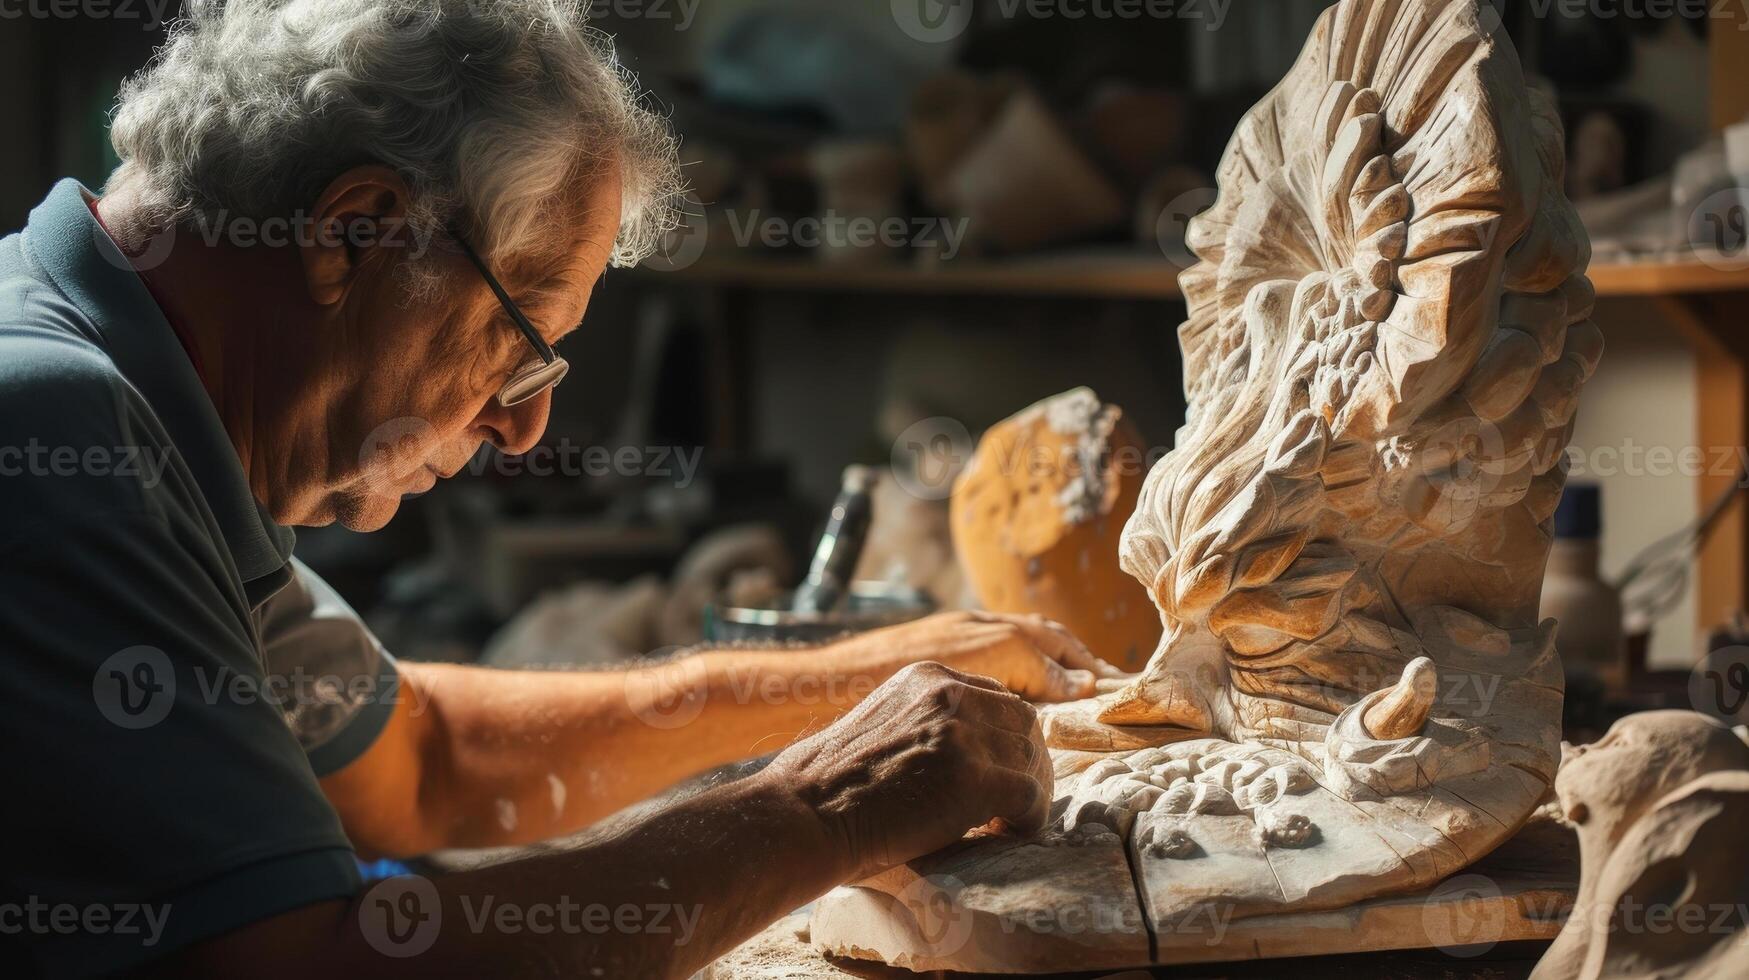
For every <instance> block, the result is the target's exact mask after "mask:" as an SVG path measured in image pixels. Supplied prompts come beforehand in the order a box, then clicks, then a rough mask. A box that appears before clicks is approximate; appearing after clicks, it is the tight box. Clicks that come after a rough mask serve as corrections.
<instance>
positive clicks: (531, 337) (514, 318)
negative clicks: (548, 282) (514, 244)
mask: <svg viewBox="0 0 1749 980" xmlns="http://www.w3.org/2000/svg"><path fill="white" fill-rule="evenodd" d="M454 237H455V241H456V244H457V245H460V246H461V247H462V253H463V254H464V255H466V256H467V257H468V261H470V262H472V263H473V264H474V268H476V269H478V270H480V276H481V278H483V279H485V280H486V285H488V286H490V287H492V293H493V295H495V296H497V297H498V302H499V303H501V304H503V306H504V312H505V313H508V314H510V320H511V322H512V323H515V324H516V329H518V330H520V331H522V335H523V336H524V337H526V338H528V342H529V344H531V345H532V346H533V347H534V349H535V353H537V354H539V355H540V359H541V360H542V361H544V362H546V363H547V364H551V363H553V360H554V358H556V357H557V356H558V355H556V354H554V353H553V348H552V345H550V344H548V343H547V342H546V340H544V339H543V338H542V337H541V335H540V332H539V331H537V330H535V328H534V324H532V323H529V322H528V317H525V316H523V315H522V311H521V310H519V309H517V308H516V304H515V303H514V302H512V301H511V299H510V294H509V293H507V292H505V291H504V287H503V286H502V285H500V284H499V282H498V277H497V276H494V275H492V270H491V269H488V268H486V263H485V262H483V261H481V259H480V256H479V255H478V254H477V253H476V252H475V251H474V248H473V246H472V245H469V244H468V240H467V239H465V238H463V237H462V236H460V235H455V236H454Z"/></svg>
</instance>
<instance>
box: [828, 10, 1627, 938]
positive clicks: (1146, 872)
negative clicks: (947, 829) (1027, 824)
mask: <svg viewBox="0 0 1749 980" xmlns="http://www.w3.org/2000/svg"><path fill="white" fill-rule="evenodd" d="M1217 182H1218V184H1219V196H1218V199H1217V200H1216V202H1215V203H1214V205H1213V206H1212V207H1211V208H1210V209H1209V210H1208V211H1206V212H1204V213H1203V214H1202V215H1200V216H1199V217H1198V218H1196V219H1195V221H1194V222H1193V223H1192V225H1191V228H1190V237H1189V240H1190V245H1191V247H1192V248H1193V249H1194V250H1195V251H1196V254H1197V255H1198V257H1199V259H1200V261H1199V262H1198V263H1197V264H1196V265H1195V266H1194V267H1193V268H1191V269H1189V270H1187V271H1186V272H1184V273H1183V275H1182V276H1180V279H1179V281H1180V284H1181V285H1182V287H1183V290H1184V294H1185V298H1186V303H1187V306H1188V311H1189V317H1188V319H1187V320H1186V321H1185V322H1184V324H1183V325H1182V326H1181V327H1180V328H1179V339H1180V343H1181V345H1182V347H1183V351H1184V364H1185V370H1184V387H1185V391H1186V394H1187V397H1188V402H1189V412H1188V418H1187V421H1186V423H1185V425H1184V427H1183V428H1182V429H1181V430H1180V431H1179V433H1178V435H1177V440H1176V447H1175V448H1174V450H1173V451H1172V452H1171V453H1169V454H1168V455H1167V456H1166V457H1165V458H1164V459H1162V460H1161V461H1160V462H1159V464H1158V465H1156V466H1155V467H1154V469H1153V470H1152V471H1151V472H1150V473H1149V474H1148V477H1147V479H1146V481H1145V484H1144V486H1143V488H1142V491H1141V497H1140V500H1139V502H1138V505H1137V508H1136V510H1135V512H1134V514H1133V515H1132V516H1131V518H1130V520H1129V523H1128V525H1127V527H1126V528H1125V530H1124V533H1123V536H1122V541H1121V544H1120V558H1121V561H1122V563H1123V567H1124V568H1125V569H1126V570H1127V571H1128V572H1129V573H1130V574H1131V575H1132V576H1134V577H1135V578H1136V579H1137V580H1138V581H1140V582H1141V583H1142V584H1143V585H1144V586H1145V587H1146V588H1147V590H1148V593H1149V595H1150V597H1151V598H1152V600H1153V602H1154V604H1155V605H1156V606H1157V607H1158V609H1159V612H1160V618H1161V621H1162V623H1163V626H1164V635H1163V636H1162V638H1161V641H1160V645H1159V647H1158V649H1157V650H1156V651H1155V652H1154V654H1153V657H1152V658H1151V660H1150V661H1149V662H1148V664H1147V666H1146V668H1145V669H1144V670H1143V672H1142V673H1141V674H1140V675H1139V677H1138V678H1137V679H1136V680H1135V681H1134V682H1133V683H1131V684H1129V685H1128V686H1127V687H1126V688H1125V689H1123V690H1121V691H1119V692H1115V693H1111V694H1107V695H1103V696H1101V697H1099V698H1097V699H1093V700H1090V701H1086V702H1080V703H1077V704H1071V705H1066V706H1062V707H1061V708H1059V709H1054V710H1052V711H1050V713H1049V716H1048V718H1047V722H1046V737H1047V741H1049V742H1050V744H1051V745H1052V747H1053V749H1054V756H1055V762H1056V768H1057V775H1058V783H1057V796H1058V797H1059V799H1058V800H1057V806H1056V809H1055V819H1054V822H1053V824H1052V825H1051V826H1050V827H1049V828H1047V829H1046V830H1045V831H1044V832H1043V833H1042V834H1040V835H1038V836H1036V837H1034V838H1031V839H1026V840H1017V839H1014V838H1011V837H985V838H981V839H977V840H972V841H969V842H967V843H965V844H962V845H959V846H958V847H956V848H955V849H952V850H950V851H949V852H944V853H942V854H939V855H934V856H932V857H931V858H928V859H925V860H923V861H919V862H913V863H912V864H911V865H910V866H908V867H904V868H898V869H893V870H892V871H891V872H888V873H887V874H885V875H883V876H881V877H880V878H877V879H874V880H871V881H869V882H865V883H863V885H862V886H860V887H858V888H851V889H840V890H839V891H838V892H835V893H833V895H831V896H829V897H828V898H827V899H825V900H824V901H823V902H822V904H821V906H820V909H819V910H818V911H817V913H816V916H815V921H814V933H813V936H814V939H815V941H816V943H818V944H820V945H821V946H823V947H824V948H825V949H827V950H829V951H833V952H837V953H841V954H845V955H853V956H865V957H871V956H872V957H878V958H881V959H885V960H887V961H888V962H889V963H895V964H899V965H904V966H909V967H911V968H913V969H924V968H948V969H964V970H989V971H1008V972H1021V971H1029V970H1033V971H1036V970H1057V969H1074V968H1080V969H1089V968H1093V967H1098V966H1128V965H1137V964H1144V963H1147V962H1150V961H1159V962H1171V961H1173V960H1174V959H1175V958H1176V954H1175V952H1174V951H1175V950H1177V949H1180V948H1182V947H1184V946H1186V945H1189V944H1196V943H1208V942H1210V941H1211V939H1212V935H1211V932H1210V930H1209V929H1207V928H1206V924H1209V923H1213V922H1215V921H1217V920H1219V921H1229V920H1232V919H1244V918H1247V917H1255V916H1266V915H1275V914H1282V913H1295V912H1305V911H1311V910H1320V909H1333V908H1341V907H1346V906H1350V905H1353V904H1354V903H1358V902H1363V901H1365V900H1369V899H1374V898H1376V897H1378V896H1383V895H1389V894H1393V893H1399V892H1405V891H1412V890H1416V889H1422V888H1426V887H1427V886H1430V885H1432V884H1434V883H1436V882H1438V881H1440V880H1441V879H1442V878H1445V877H1447V876H1449V875H1451V874H1453V873H1454V872H1456V871H1459V870H1460V869H1463V868H1465V867H1466V866H1468V865H1470V864H1471V863H1473V862H1475V861H1476V860H1478V859H1479V858H1481V857H1482V856H1484V855H1486V854H1487V853H1488V852H1489V851H1490V850H1492V849H1493V848H1494V847H1495V846H1497V845H1498V844H1500V843H1501V842H1502V841H1503V840H1505V839H1506V838H1507V837H1509V836H1511V835H1512V834H1513V833H1514V832H1515V831H1517V830H1518V829H1519V827H1520V826H1521V825H1523V824H1524V822H1525V821H1526V819H1527V818H1528V817H1529V815H1530V814H1531V812H1532V811H1533V810H1534V809H1535V808H1536V806H1537V804H1538V802H1539V801H1540V800H1542V799H1543V798H1544V797H1545V795H1546V794H1547V793H1548V792H1549V789H1550V785H1551V783H1552V781H1553V779H1554V775H1555V769H1556V764H1557V757H1558V754H1559V741H1560V714H1561V694H1562V687H1561V685H1562V681H1561V668H1560V662H1559V658H1558V656H1557V654H1556V652H1555V642H1554V641H1555V624H1554V623H1553V622H1552V621H1550V622H1545V623H1538V622H1537V618H1536V617H1537V600H1538V595H1539V591H1540V588H1541V583H1542V575H1543V564H1544V560H1545V558H1546V557H1547V553H1548V548H1549V540H1550V534H1549V519H1550V516H1551V515H1552V514H1553V512H1554V509H1555V503H1556V501H1557V500H1558V499H1559V497H1560V495H1561V488H1562V483H1563V480H1564V478H1565V455H1564V448H1565V446H1566V444H1567V439H1568V436H1569V434H1570V433H1571V431H1572V422H1573V414H1574V409H1575V407H1576V405H1577V400H1578V395H1579V389H1580V386H1581V385H1582V384H1583V382H1584V381H1585V379H1586V378H1587V377H1589V376H1590V374H1591V372H1592V369H1593V368H1594V366H1595V365H1596V363H1597V359H1598V356H1599V354H1600V353H1601V350H1602V339H1601V336H1600V334H1599V333H1598V331H1597V329H1596V328H1595V327H1594V326H1593V325H1592V324H1591V322H1590V321H1589V319H1588V317H1589V315H1590V312H1591V306H1592V296H1593V294H1592V289H1591V285H1590V283H1589V282H1588V281H1587V280H1586V278H1585V276H1584V275H1583V271H1584V267H1585V264H1586V262H1587V260H1588V258H1589V247H1588V245H1587V242H1586V238H1585V234H1584V231H1583V229H1582V228H1581V227H1580V225H1579V223H1578V221H1577V219H1576V217H1575V215H1574V212H1573V209H1572V208H1571V206H1570V205H1569V204H1568V202H1567V201H1566V199H1565V198H1564V197H1563V196H1562V192H1561V187H1562V133H1561V127H1560V123H1559V121H1558V119H1557V117H1556V115H1555V113H1554V110H1553V108H1552V107H1551V106H1550V105H1549V104H1548V102H1547V101H1546V100H1545V99H1544V98H1542V97H1541V95H1540V93H1538V92H1537V91H1535V90H1533V89H1531V88H1529V87H1528V86H1527V85H1526V84H1525V82H1524V79H1523V77H1522V75H1521V73H1520V71H1519V67H1518V62H1517V58H1516V56H1515V55H1514V53H1513V50H1512V47H1511V44H1510V42H1509V41H1508V40H1507V39H1506V38H1505V36H1504V35H1502V34H1496V33H1492V32H1491V31H1490V30H1489V29H1488V28H1486V27H1484V25H1483V23H1482V22H1481V21H1480V20H1479V19H1478V12H1477V7H1476V3H1475V0H1342V2H1341V3H1338V4H1337V5H1336V6H1334V7H1332V8H1331V9H1329V10H1327V11H1326V12H1325V13H1324V14H1323V16H1322V17H1321V18H1320V19H1319V20H1318V22H1317V26H1316V28H1315V29H1314V31H1313V33H1312V36H1311V38H1310V39H1309V40H1308V42H1307V43H1306V46H1305V48H1304V50H1303V51H1302V52H1301V54H1300V57H1299V59H1298V61H1297V62H1296V64H1295V65H1294V67H1293V68H1292V70H1291V71H1290V72H1289V74H1288V75H1287V77H1286V78H1285V79H1284V80H1283V81H1282V82H1281V84H1279V85H1278V86H1277V87H1276V88H1275V89H1274V90H1273V91H1272V92H1271V93H1270V94H1269V95H1268V96H1266V97H1265V98H1264V100H1263V101H1262V102H1261V103H1259V104H1258V105H1257V106H1255V107H1254V108H1253V109H1252V110H1251V111H1250V112H1249V113H1247V114H1246V116H1245V118H1244V119H1243V120H1242V121H1241V122H1240V124H1239V127H1238V130H1237V132H1236V133H1235V134H1234V136H1233V138H1232V140H1231V142H1230V143H1229V144H1228V146H1227V150H1226V153H1225V155H1224V157H1223V159H1222V162H1221V166H1220V169H1219V172H1218V176H1217ZM944 895H946V896H947V899H949V900H947V901H944V900H943V896H944ZM895 899H896V900H895ZM931 902H934V903H935V904H936V905H937V906H940V907H944V908H949V909H951V910H952V911H953V913H954V917H953V918H952V920H951V921H952V923H955V924H959V923H962V922H963V924H964V928H963V929H962V930H958V932H959V933H963V934H952V935H948V934H944V935H943V936H938V937H934V938H932V936H931V933H932V931H933V932H940V931H942V930H931V929H930V928H929V925H930V922H931V921H933V920H931V919H930V914H929V913H928V912H927V910H928V908H929V907H930V904H931ZM1126 903H1128V904H1127V905H1126ZM1126 907H1127V908H1133V909H1134V914H1133V915H1131V916H1130V919H1129V920H1124V916H1123V915H1121V914H1119V913H1121V912H1122V910H1123V909H1124V908H1126ZM920 909H921V910H924V911H923V912H920V911H919V910H920ZM1063 909H1081V910H1088V909H1096V910H1105V911H1106V913H1107V914H1106V915H1105V921H1106V922H1107V924H1108V925H1109V928H1103V929H1101V928H1092V927H1089V928H1081V929H1070V928H1066V927H1064V925H1063V921H1064V920H1063V917H1062V916H1061V915H1057V914H1055V912H1057V911H1061V910H1063ZM1097 918H1098V917H1097V916H1083V917H1082V919H1081V920H1080V921H1084V922H1092V921H1095V920H1097ZM1122 921H1133V926H1134V927H1133V928H1130V927H1125V926H1123V925H1121V924H1120V923H1121V922H1122ZM950 932H951V930H950ZM1198 958H1208V957H1206V956H1199V957H1198Z"/></svg>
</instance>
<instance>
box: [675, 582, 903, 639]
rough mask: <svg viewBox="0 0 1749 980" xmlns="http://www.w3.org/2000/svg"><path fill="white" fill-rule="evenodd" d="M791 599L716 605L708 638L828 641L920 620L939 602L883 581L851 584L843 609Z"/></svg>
mask: <svg viewBox="0 0 1749 980" xmlns="http://www.w3.org/2000/svg"><path fill="white" fill-rule="evenodd" d="M791 599H792V593H789V592H784V593H781V594H779V595H777V596H776V597H774V598H773V600H772V602H771V603H770V604H768V605H764V606H725V605H721V604H718V603H712V604H711V605H709V606H706V607H705V611H704V638H705V640H706V642H709V643H743V644H749V643H769V644H772V645H775V646H787V645H790V644H804V643H823V642H825V641H827V640H831V639H835V638H837V637H840V636H844V635H846V634H849V633H861V632H864V631H867V630H872V629H879V628H881V627H882V626H892V625H893V624H895V623H904V622H909V621H911V620H913V619H921V618H922V617H924V616H927V615H929V614H930V613H932V612H934V611H935V602H934V600H932V599H930V598H929V595H928V594H927V593H925V592H922V591H920V590H917V589H913V588H910V587H908V586H903V585H894V584H892V583H889V582H879V581H861V582H853V583H851V585H850V594H849V595H848V596H846V597H845V602H844V607H843V608H841V609H835V610H832V611H831V612H824V613H818V612H796V611H794V610H792V609H790V608H789V605H790V601H791Z"/></svg>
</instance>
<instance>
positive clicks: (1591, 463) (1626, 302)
mask: <svg viewBox="0 0 1749 980" xmlns="http://www.w3.org/2000/svg"><path fill="white" fill-rule="evenodd" d="M1595 319H1596V322H1597V325H1598V327H1599V328H1600V329H1601V330H1602V331H1603V336H1604V341H1605V344H1606V347H1605V348H1604V353H1603V360H1602V362H1601V363H1600V364H1599V365H1598V368H1597V373H1596V374H1595V375H1593V376H1592V378H1591V381H1590V383H1589V384H1587V385H1586V386H1585V393H1584V395H1583V396H1582V397H1581V399H1580V403H1579V422H1578V425H1577V426H1576V427H1575V430H1574V433H1573V442H1572V445H1573V446H1575V447H1577V448H1578V449H1579V450H1580V451H1581V454H1580V455H1579V456H1578V457H1577V458H1576V462H1578V463H1579V464H1580V465H1576V466H1575V467H1574V469H1573V471H1572V474H1571V476H1570V477H1569V479H1585V480H1591V481H1593V482H1596V483H1598V484H1600V485H1601V486H1602V487H1603V573H1604V575H1605V576H1606V577H1607V576H1613V575H1615V574H1617V573H1619V572H1620V571H1621V569H1622V567H1623V566H1624V565H1625V564H1626V563H1627V562H1628V560H1629V559H1631V558H1632V557H1633V556H1634V555H1635V554H1636V553H1637V552H1638V551H1639V550H1640V549H1641V548H1643V547H1645V546H1646V545H1648V544H1650V543H1652V542H1653V541H1655V540H1656V539H1658V538H1660V537H1662V536H1664V535H1666V534H1668V533H1670V532H1671V531H1674V530H1676V529H1678V528H1680V527H1682V526H1683V525H1685V524H1687V523H1688V522H1689V521H1692V520H1694V518H1695V515H1696V512H1697V511H1698V510H1699V504H1698V501H1697V496H1698V493H1699V490H1698V488H1697V487H1696V481H1695V480H1694V479H1693V478H1692V477H1689V476H1686V475H1683V474H1681V473H1680V472H1675V471H1674V470H1675V469H1676V468H1675V467H1668V466H1660V465H1649V464H1656V463H1658V462H1660V460H1658V459H1657V458H1653V459H1652V460H1650V461H1649V460H1648V458H1647V455H1646V451H1647V450H1648V449H1652V448H1654V447H1662V449H1661V450H1660V452H1659V454H1658V455H1660V456H1661V455H1663V454H1665V453H1668V454H1670V455H1675V454H1676V453H1679V452H1680V451H1681V450H1682V449H1683V448H1684V447H1689V446H1694V445H1696V444H1697V443H1698V440H1699V433H1698V425H1697V421H1698V420H1697V418H1696V415H1695V390H1696V389H1695V361H1694V353H1693V352H1692V351H1691V350H1690V349H1689V348H1688V347H1687V345H1686V344H1685V343H1684V342H1683V340H1682V338H1681V336H1680V335H1678V334H1676V332H1675V331H1674V329H1672V328H1670V327H1667V326H1664V325H1663V320H1662V318H1661V317H1660V315H1659V314H1658V311H1657V310H1656V309H1655V308H1653V307H1652V306H1651V304H1649V303H1647V302H1645V301H1644V300H1637V299H1601V300H1599V301H1598V304H1597V313H1596V316H1595ZM1636 456H1637V459H1638V462H1637V463H1635V462H1634V460H1635V458H1636ZM1582 469H1591V470H1594V471H1596V472H1592V473H1585V472H1582ZM1694 584H1695V583H1694V582H1693V580H1692V579H1691V580H1690V582H1689V592H1688V594H1687V595H1685V596H1684V597H1683V600H1682V602H1681V603H1680V604H1679V605H1678V606H1677V607H1676V608H1675V609H1674V610H1672V611H1671V612H1670V614H1669V615H1667V616H1666V617H1665V618H1664V619H1662V620H1660V621H1659V622H1658V623H1657V624H1655V626H1654V627H1653V631H1652V647H1651V652H1650V661H1651V664H1652V666H1654V667H1678V668H1682V667H1688V666H1689V665H1691V664H1693V663H1694V660H1695V658H1696V655H1697V653H1698V651H1699V649H1700V647H1699V643H1700V640H1699V638H1698V637H1697V635H1696V634H1697V630H1696V628H1695V606H1694V593H1693V589H1694Z"/></svg>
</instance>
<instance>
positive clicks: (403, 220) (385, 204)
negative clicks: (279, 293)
mask: <svg viewBox="0 0 1749 980" xmlns="http://www.w3.org/2000/svg"><path fill="white" fill-rule="evenodd" d="M409 194H410V192H409V191H408V189H407V183H406V181H404V180H402V179H401V175H400V174H397V173H396V172H395V171H394V170H392V169H390V168H388V167H383V166H378V165H375V164H372V165H367V166H361V167H353V168H352V169H350V170H348V171H346V172H344V173H342V174H341V175H340V176H338V177H336V178H334V180H333V181H331V182H330V183H329V184H328V187H327V189H326V190H324V191H323V192H322V195H321V196H320V197H318V198H317V199H316V204H315V208H314V211H313V213H312V214H311V215H310V220H311V224H310V229H309V234H306V235H302V236H300V237H299V239H298V251H299V253H300V257H301V259H302V261H303V265H304V280H305V283H306V286H307V288H308V289H309V291H310V299H312V300H313V301H315V303H316V305H318V306H332V305H333V304H335V303H338V302H340V300H341V299H343V298H344V297H345V296H346V291H347V290H348V289H349V288H351V286H352V285H353V283H355V282H356V281H357V280H358V276H359V273H360V271H361V270H363V269H364V268H366V267H367V266H375V267H378V268H387V267H388V266H389V265H390V264H392V263H393V261H394V259H395V258H396V256H395V255H392V254H390V251H391V250H395V249H402V250H405V249H409V248H411V247H412V246H413V244H414V243H413V241H412V232H411V229H409V228H408V227H407V205H408V203H409V200H408V199H409Z"/></svg>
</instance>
